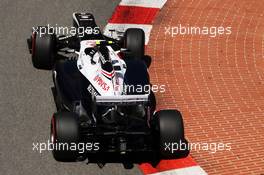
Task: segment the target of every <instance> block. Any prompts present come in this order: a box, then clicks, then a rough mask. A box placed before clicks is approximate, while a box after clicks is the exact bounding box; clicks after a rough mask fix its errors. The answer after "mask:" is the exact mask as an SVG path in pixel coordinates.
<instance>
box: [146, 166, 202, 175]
mask: <svg viewBox="0 0 264 175" xmlns="http://www.w3.org/2000/svg"><path fill="white" fill-rule="evenodd" d="M151 175H207V173H206V172H205V171H204V170H203V169H202V168H201V167H200V166H191V167H187V168H180V169H174V170H168V171H163V172H159V173H154V174H151Z"/></svg>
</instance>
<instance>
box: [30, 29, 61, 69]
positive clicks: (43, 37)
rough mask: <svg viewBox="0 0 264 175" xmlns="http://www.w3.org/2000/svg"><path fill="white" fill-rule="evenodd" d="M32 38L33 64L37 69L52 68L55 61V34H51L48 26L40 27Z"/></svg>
mask: <svg viewBox="0 0 264 175" xmlns="http://www.w3.org/2000/svg"><path fill="white" fill-rule="evenodd" d="M31 39H32V63H33V66H34V67H35V68H36V69H43V70H51V69H52V68H53V66H54V62H55V53H56V36H55V34H49V32H48V28H47V27H38V28H37V30H36V31H35V32H33V33H32V37H31Z"/></svg>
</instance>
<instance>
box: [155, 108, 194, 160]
mask: <svg viewBox="0 0 264 175" xmlns="http://www.w3.org/2000/svg"><path fill="white" fill-rule="evenodd" d="M154 118H155V119H156V120H157V121H158V122H157V123H156V124H157V130H158V134H157V136H158V137H159V138H158V139H159V146H158V147H159V152H160V158H161V159H176V158H184V157H187V156H188V154H189V150H188V142H187V140H186V139H185V138H184V127H183V119H182V116H181V113H180V112H179V111H177V110H162V111H158V112H156V113H155V116H154Z"/></svg>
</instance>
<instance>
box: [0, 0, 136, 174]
mask: <svg viewBox="0 0 264 175" xmlns="http://www.w3.org/2000/svg"><path fill="white" fill-rule="evenodd" d="M118 3H119V1H109V0H74V1H66V0H65V1H62V0H47V1H41V0H24V1H18V0H15V1H10V0H1V1H0V16H1V20H0V21H1V25H0V26H1V27H0V34H1V35H0V41H1V44H0V50H1V53H0V54H1V57H0V82H1V86H0V99H1V105H0V112H1V117H0V133H1V142H0V143H1V150H0V152H1V153H0V158H1V159H0V160H1V162H0V170H1V173H0V174H3V175H17V174H19V175H20V174H27V175H31V174H32V175H33V174H39V175H42V174H43V175H44V174H45V175H46V174H56V175H67V174H69V175H72V174H76V175H84V174H85V175H87V174H92V175H95V174H99V175H103V174H107V175H111V174H115V175H126V174H127V175H130V174H141V173H140V170H139V169H138V168H134V169H132V170H125V169H124V168H123V166H122V165H121V164H107V165H106V166H105V167H104V168H103V169H99V168H98V167H97V165H95V164H90V165H86V164H85V163H84V162H80V163H66V164H65V163H58V162H56V161H55V160H54V159H53V157H52V155H51V152H49V151H45V152H43V153H42V154H40V153H38V152H36V151H32V148H33V146H32V143H33V142H34V143H35V142H46V141H47V140H48V139H49V129H50V119H51V115H52V113H53V112H54V111H55V106H54V103H53V99H52V94H51V91H50V87H51V85H52V77H51V72H45V71H38V70H36V69H33V67H32V64H31V60H30V55H29V53H28V51H27V47H26V38H27V37H28V36H29V35H30V33H31V27H32V26H37V25H46V24H48V23H49V24H52V25H56V24H58V25H61V26H71V24H72V13H73V12H75V11H89V12H92V13H93V14H94V15H95V18H96V19H97V23H98V24H99V25H100V26H102V27H103V26H104V25H105V24H106V23H107V19H109V18H110V17H111V14H112V12H113V10H114V8H115V7H116V5H117V4H118Z"/></svg>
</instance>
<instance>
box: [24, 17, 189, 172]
mask: <svg viewBox="0 0 264 175" xmlns="http://www.w3.org/2000/svg"><path fill="white" fill-rule="evenodd" d="M73 27H74V28H75V29H80V28H81V27H82V28H86V29H88V32H85V34H84V35H81V34H80V33H76V34H74V35H70V36H66V35H57V34H55V33H54V32H51V31H50V29H49V28H48V27H37V28H35V29H34V31H33V32H32V36H31V37H30V38H29V39H28V40H27V43H28V48H29V51H30V53H31V55H32V63H33V66H34V67H35V68H37V69H42V70H51V71H52V75H53V82H54V86H53V87H52V88H51V89H52V92H53V96H54V101H55V104H56V107H57V112H56V113H54V115H53V117H52V119H51V137H50V139H51V142H52V143H53V145H54V149H53V156H54V158H55V159H56V160H57V161H61V162H72V161H84V160H86V159H88V162H89V163H97V164H98V165H100V166H103V165H104V164H105V163H108V162H118V163H123V164H124V167H125V168H131V167H133V164H134V163H141V162H149V163H151V164H152V165H153V166H155V165H157V163H158V162H159V161H160V160H161V159H176V158H183V157H186V156H187V155H188V154H189V150H188V149H179V146H180V144H185V145H187V144H188V142H187V140H186V139H185V137H184V127H183V119H182V116H181V114H180V112H179V111H177V110H160V111H156V109H155V108H156V100H155V96H154V93H153V92H152V90H151V84H150V80H149V74H148V67H149V66H150V63H151V57H150V56H147V55H145V51H144V47H145V33H144V31H143V30H142V29H138V28H129V29H127V30H126V32H125V33H124V35H123V37H122V38H120V39H118V40H116V39H113V38H111V37H108V36H104V35H103V34H102V33H101V31H100V30H99V28H98V26H97V25H96V23H95V19H94V17H93V15H92V14H90V13H74V14H73ZM41 31H42V32H43V31H45V34H43V35H41ZM79 31H80V30H79ZM175 145H177V149H176V147H175ZM62 146H63V148H62Z"/></svg>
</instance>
